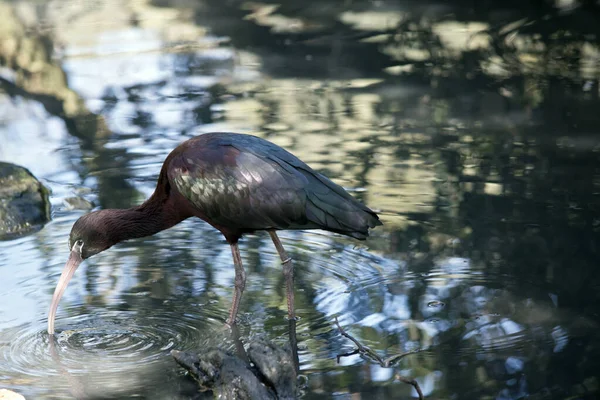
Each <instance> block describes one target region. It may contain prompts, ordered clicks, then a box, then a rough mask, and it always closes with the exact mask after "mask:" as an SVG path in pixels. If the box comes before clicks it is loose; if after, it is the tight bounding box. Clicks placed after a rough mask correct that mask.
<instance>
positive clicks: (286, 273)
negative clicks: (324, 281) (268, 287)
mask: <svg viewBox="0 0 600 400" xmlns="http://www.w3.org/2000/svg"><path fill="white" fill-rule="evenodd" d="M269 235H271V240H273V244H274V245H275V248H276V249H277V252H278V253H279V257H280V258H281V264H282V265H283V277H284V278H285V289H286V292H287V305H288V318H289V319H296V314H295V313H294V266H293V265H292V259H291V258H290V257H288V255H287V253H286V251H285V249H284V248H283V245H282V244H281V240H279V236H277V233H275V231H274V230H272V231H269Z"/></svg>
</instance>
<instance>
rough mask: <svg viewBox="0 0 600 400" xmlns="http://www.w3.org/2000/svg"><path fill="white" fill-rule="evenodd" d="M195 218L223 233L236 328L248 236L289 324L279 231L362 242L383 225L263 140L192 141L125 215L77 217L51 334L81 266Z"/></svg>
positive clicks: (206, 137) (288, 264)
mask: <svg viewBox="0 0 600 400" xmlns="http://www.w3.org/2000/svg"><path fill="white" fill-rule="evenodd" d="M191 217H197V218H200V219H201V220H204V221H205V222H207V223H208V224H210V225H212V226H213V227H214V228H215V229H217V230H218V231H220V232H221V233H222V234H223V236H224V237H225V240H226V241H227V243H228V244H229V246H230V248H231V254H232V257H233V264H234V268H235V279H234V290H233V299H232V303H231V307H230V310H229V317H228V318H227V320H226V324H229V325H230V326H231V325H233V324H235V323H236V316H237V312H238V308H239V305H240V300H241V297H242V293H243V291H244V288H245V285H246V273H245V270H244V267H243V264H242V257H241V255H240V250H239V247H238V241H239V240H240V238H241V237H242V236H243V235H245V234H249V233H253V232H257V231H267V232H268V233H269V235H270V237H271V240H272V241H273V244H274V246H275V248H276V250H277V252H278V253H279V258H280V259H281V263H282V266H283V268H282V269H283V274H284V280H285V286H286V295H287V306H288V318H290V319H294V318H295V311H294V290H293V280H294V269H293V264H292V259H291V258H290V257H289V256H288V253H287V252H286V250H285V249H284V247H283V245H282V243H281V240H280V239H279V236H278V235H277V231H279V230H306V229H323V230H326V231H331V232H335V233H338V234H342V235H346V236H350V237H353V238H355V239H358V240H365V239H366V238H367V237H368V236H369V229H370V228H374V227H376V226H378V225H382V222H381V221H380V220H379V216H378V215H377V214H376V213H375V212H374V211H372V210H371V209H369V208H368V207H367V206H365V205H363V204H362V203H360V202H359V201H358V200H356V199H355V198H354V197H352V196H351V195H350V194H349V193H348V192H346V190H344V189H343V188H342V187H341V186H339V185H337V184H335V183H334V182H332V181H331V180H330V179H329V178H327V177H326V176H324V175H323V174H320V173H319V172H317V171H315V170H313V169H312V168H310V167H309V166H308V165H307V164H306V163H304V162H303V161H301V160H300V159H299V158H297V157H296V156H294V155H293V154H291V153H290V152H288V151H287V150H285V149H283V148H282V147H280V146H277V145H276V144H274V143H272V142H269V141H268V140H265V139H262V138H259V137H257V136H252V135H248V134H240V133H230V132H212V133H205V134H202V135H199V136H195V137H192V138H190V139H188V140H186V141H184V142H183V143H181V144H180V145H179V146H177V147H176V148H175V149H174V150H172V151H171V153H169V155H168V156H167V158H166V159H165V161H164V163H163V165H162V168H161V170H160V174H159V176H158V181H157V184H156V188H155V190H154V193H153V194H152V195H151V196H150V197H149V198H148V199H147V200H146V201H145V202H144V203H142V204H141V205H138V206H134V207H132V208H128V209H101V210H96V211H93V212H91V213H88V214H85V215H83V216H81V217H80V218H79V219H78V220H77V221H76V222H75V224H73V227H72V229H71V233H70V235H69V241H68V244H69V257H68V260H67V262H66V264H65V266H64V268H63V270H62V273H61V276H60V278H59V280H58V283H57V285H56V288H55V290H54V294H53V296H52V303H51V305H50V311H49V313H48V333H49V334H50V335H53V334H54V321H55V318H56V311H57V309H58V305H59V302H60V299H61V297H62V295H63V294H64V292H65V290H66V288H67V285H68V283H69V281H70V279H71V278H72V277H73V274H74V273H75V271H76V270H77V268H78V267H79V265H80V264H81V263H82V262H83V260H86V259H88V258H90V257H91V256H93V255H96V254H98V253H100V252H103V251H105V250H107V249H108V248H110V247H112V246H114V245H115V244H117V243H119V242H122V241H124V240H128V239H134V238H141V237H146V236H151V235H154V234H155V233H157V232H160V231H163V230H165V229H169V228H171V227H173V226H174V225H176V224H178V223H180V222H181V221H183V220H185V219H188V218H191Z"/></svg>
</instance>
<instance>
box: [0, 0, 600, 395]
mask: <svg viewBox="0 0 600 400" xmlns="http://www.w3.org/2000/svg"><path fill="white" fill-rule="evenodd" d="M305 3H306V5H301V6H300V5H299V6H293V5H292V4H288V3H287V2H282V4H280V5H279V7H278V8H273V7H271V6H267V5H264V4H263V5H260V4H258V3H257V4H249V3H248V4H246V3H244V4H242V2H236V1H232V2H229V3H227V4H223V2H217V1H212V0H210V1H209V0H207V1H204V2H202V3H196V2H170V1H161V2H155V3H154V4H151V3H146V2H117V1H108V0H105V1H101V2H95V3H94V5H93V6H92V5H90V4H88V3H86V2H73V1H62V0H58V1H53V2H49V3H47V4H46V3H43V4H42V3H38V2H28V1H21V2H8V1H2V2H0V12H1V13H2V15H3V20H4V22H5V23H4V25H3V26H4V27H0V43H4V47H2V46H0V63H1V64H0V77H2V78H3V80H1V81H0V88H2V91H0V160H3V161H11V162H15V163H18V164H20V165H23V166H25V167H27V168H29V169H30V170H31V171H32V172H33V173H34V174H36V176H38V177H39V178H40V179H41V180H42V181H43V182H44V184H46V185H47V186H48V187H49V188H50V189H51V190H52V197H51V202H52V221H51V222H49V223H48V224H47V225H45V226H44V227H43V229H41V230H39V231H37V232H35V233H32V234H30V235H27V236H24V237H21V238H17V239H14V240H10V241H3V242H0V277H1V278H2V283H3V285H2V287H1V289H0V388H9V389H11V390H14V391H17V392H19V393H22V394H23V395H25V396H26V397H27V398H28V399H46V398H69V397H72V398H90V399H91V398H133V397H136V398H172V399H192V398H197V396H198V393H197V388H196V385H195V383H194V382H193V381H192V380H190V379H189V378H187V377H185V376H184V373H183V371H181V370H180V369H179V368H178V367H177V366H176V365H175V363H174V361H173V360H172V359H171V357H170V355H169V352H170V351H171V350H173V349H177V350H197V351H201V350H202V349H205V348H207V347H210V346H217V345H219V346H222V347H224V348H228V349H233V348H234V346H235V344H234V342H233V339H232V338H231V337H230V335H229V333H228V332H227V331H226V330H224V329H223V323H224V321H225V319H226V318H227V311H228V308H229V305H230V301H231V295H232V287H233V274H234V272H233V266H232V260H231V254H230V250H229V246H228V245H227V244H226V243H225V241H224V239H223V237H222V236H221V235H220V234H219V233H218V232H216V231H214V230H213V229H212V228H210V227H209V226H208V225H206V224H204V223H202V222H200V221H192V220H188V221H185V222H184V223H182V224H180V225H178V226H176V227H174V228H172V229H170V230H169V231H166V232H162V233H159V234H157V235H155V236H153V237H149V238H145V239H137V240H132V241H129V242H125V243H121V244H119V245H117V246H115V247H114V248H111V249H110V250H108V251H106V252H104V253H101V254H99V255H97V256H95V257H93V258H91V259H89V260H87V261H86V262H85V263H84V264H82V266H81V267H80V269H79V270H78V271H77V273H76V274H75V277H74V278H73V281H72V282H71V284H70V285H69V288H68V290H67V292H66V293H65V296H64V298H63V300H62V301H61V304H60V307H59V311H58V316H57V321H56V327H57V331H58V332H59V333H58V335H57V338H56V341H51V340H50V339H49V338H48V336H47V335H46V334H45V329H46V315H47V312H48V307H49V304H50V299H51V296H52V292H53V290H54V286H55V284H56V281H57V279H58V276H59V274H60V271H61V269H62V267H63V265H64V263H65V261H66V258H67V251H68V249H67V238H68V234H69V231H70V228H71V226H72V224H73V223H74V222H75V221H76V220H77V218H78V217H79V216H81V215H82V214H83V213H85V212H87V211H88V210H89V208H90V207H99V208H114V207H130V206H132V205H136V204H139V203H141V202H142V201H143V200H144V199H145V198H147V197H148V196H149V195H150V194H151V193H152V191H153V189H154V185H155V180H156V177H157V175H158V172H159V170H160V166H161V164H162V161H163V160H164V158H165V157H166V155H167V154H168V153H169V151H170V150H172V149H173V148H174V147H176V146H177V144H179V143H180V142H182V141H184V140H185V139H187V138H190V137H192V136H194V135H197V134H202V133H205V132H211V131H220V130H224V131H236V132H243V133H253V134H256V135H258V136H261V137H264V138H267V139H269V140H271V141H273V142H275V143H277V144H279V145H281V146H284V147H285V148H287V149H288V150H290V151H292V152H293V153H294V154H296V155H297V156H299V157H300V158H302V159H303V160H305V161H306V162H307V163H309V164H310V165H311V166H312V167H314V168H316V169H318V170H320V171H322V172H324V173H326V174H327V175H328V176H330V177H331V178H332V179H334V180H335V181H336V182H337V183H339V184H341V185H343V186H344V187H345V188H347V189H348V190H349V191H350V192H352V193H353V195H355V196H356V197H358V198H359V199H361V200H362V201H364V202H365V203H366V204H367V205H369V206H370V207H372V208H373V209H375V210H377V211H378V212H379V213H380V216H381V219H382V221H383V222H384V226H382V227H378V228H377V229H375V230H374V231H373V232H372V235H371V237H370V238H369V239H368V240H367V241H365V242H357V241H354V240H352V239H349V238H345V237H341V236H339V235H334V234H329V233H325V232H320V231H306V232H283V233H282V234H281V238H282V241H283V244H284V246H285V248H286V249H287V250H288V252H289V253H290V254H291V255H292V257H293V259H294V262H295V267H296V282H295V287H296V309H297V314H298V315H299V317H300V319H299V321H298V324H297V327H296V337H297V340H298V356H299V361H300V373H301V375H302V377H301V379H300V393H301V395H302V396H303V397H304V398H307V399H321V398H332V397H335V398H343V399H346V398H355V397H358V396H361V397H363V396H364V397H367V396H372V397H373V398H386V399H387V398H390V399H393V398H398V399H400V398H409V397H415V396H416V392H414V390H413V389H412V388H411V386H409V385H406V384H404V383H402V382H399V381H397V380H395V379H394V378H393V377H394V375H395V374H396V373H400V374H402V375H403V376H406V377H412V378H415V379H416V380H417V382H418V383H419V384H420V386H421V388H422V390H423V392H424V394H425V395H426V396H427V397H430V398H455V399H458V398H460V399H463V398H464V399H471V398H498V399H513V398H514V399H516V398H522V397H526V396H530V397H533V398H536V399H538V398H539V399H550V398H586V397H587V398H593V397H594V396H597V395H598V393H599V387H600V380H599V377H598V372H597V371H600V365H598V361H597V360H598V359H600V358H599V357H598V356H599V355H600V354H599V353H600V340H599V339H600V336H599V335H598V333H597V332H598V321H599V315H598V310H599V305H600V298H599V293H600V273H599V269H598V267H597V266H598V263H599V261H600V257H598V245H597V244H598V243H600V241H599V230H600V217H599V215H600V214H599V213H598V210H600V196H599V193H600V175H599V174H600V155H599V154H600V153H598V149H600V140H599V139H598V135H597V132H598V127H600V120H599V119H598V113H597V110H598V106H599V105H600V104H599V100H598V99H599V97H598V78H597V77H598V70H597V66H596V65H597V63H596V61H597V55H596V54H597V49H598V44H597V38H598V37H600V36H598V32H596V30H597V28H596V27H595V25H593V26H590V25H587V24H585V23H584V22H585V21H586V20H587V19H586V18H587V17H586V16H587V15H588V13H589V10H586V9H585V8H584V7H577V4H578V3H576V2H573V4H570V3H569V4H570V5H569V4H567V3H568V2H561V3H560V4H561V7H562V8H561V9H553V8H552V6H551V5H550V3H547V7H546V8H544V7H537V6H536V7H533V6H531V7H530V6H529V5H527V4H520V5H519V7H520V8H512V7H517V5H514V6H513V5H512V4H505V5H504V6H503V7H502V8H497V9H496V6H494V5H489V4H488V5H486V8H485V10H484V9H480V8H474V9H467V8H464V7H462V6H460V5H459V4H458V2H443V4H437V3H435V2H425V3H424V2H402V4H400V3H398V4H397V3H395V2H385V1H382V2H367V1H354V2H347V4H345V5H344V6H343V7H342V6H340V5H339V4H338V3H337V2H322V1H321V2H305ZM455 3H457V4H455ZM563 3H564V4H563ZM273 4H275V3H273ZM303 4H304V3H303ZM544 4H546V3H544ZM590 7H592V6H590ZM523 18H526V19H527V21H529V22H531V23H530V24H529V25H527V24H526V25H523V24H524V22H523ZM442 21H443V22H442ZM459 21H460V22H459ZM465 21H471V22H470V24H466V23H465ZM544 21H550V22H551V24H550V25H551V26H549V25H548V24H546V23H545V22H544ZM558 27H561V29H559V28H558ZM390 30H391V31H390ZM561 32H562V33H561ZM564 32H572V33H573V34H571V35H567V34H565V33H564ZM579 34H580V35H581V36H578V35H579ZM390 35H391V36H390ZM521 38H526V39H527V40H529V42H528V41H527V40H521ZM11 43H19V44H20V46H17V47H18V48H19V49H20V50H19V51H17V52H13V53H11V52H10V51H11V50H10V49H12V48H13V47H11ZM536 46H537V47H536ZM540 46H543V49H544V51H542V50H540V48H542V47H540ZM49 49H52V51H50V50H49ZM50 52H51V53H52V54H51V55H50ZM63 73H64V75H63ZM24 77H25V78H24ZM9 95H10V96H9ZM11 96H12V97H11ZM58 106H60V107H58ZM241 251H242V257H243V261H244V263H245V266H246V270H247V274H248V282H247V288H246V291H245V293H244V296H243V298H242V302H241V308H240V314H239V320H240V324H239V325H240V335H241V338H242V341H245V342H247V341H248V340H251V338H253V337H255V336H257V335H267V337H269V338H270V339H272V340H274V341H275V342H276V343H278V344H281V345H284V344H286V343H287V342H288V340H289V336H290V332H288V322H287V321H286V318H285V316H286V300H285V293H284V289H283V276H282V274H281V266H280V263H279V257H278V255H277V253H276V251H275V249H274V248H273V246H272V243H271V242H270V239H269V237H268V235H266V234H256V235H249V236H247V237H246V238H245V239H244V240H243V241H242V242H241ZM335 318H337V319H338V320H339V323H340V324H341V326H342V327H343V328H344V329H345V330H346V331H347V332H348V333H349V334H351V335H352V336H353V337H355V338H356V339H357V340H359V341H360V343H361V344H362V345H364V346H368V347H370V348H371V349H372V350H373V351H375V352H377V354H378V355H379V356H380V357H382V358H386V357H391V356H394V355H397V354H402V353H410V354H408V355H406V356H405V357H403V358H401V359H400V361H399V362H398V363H397V364H395V365H393V366H392V367H391V368H384V367H381V366H379V365H378V364H377V363H376V362H374V360H372V359H369V358H367V357H361V356H360V355H350V356H346V357H341V358H340V361H339V363H338V362H337V361H336V357H337V356H338V355H340V354H343V353H348V352H351V351H352V350H353V349H354V345H353V343H352V342H351V341H350V340H348V339H347V338H344V337H343V336H342V334H341V332H340V331H339V330H338V329H337V327H336V325H335Z"/></svg>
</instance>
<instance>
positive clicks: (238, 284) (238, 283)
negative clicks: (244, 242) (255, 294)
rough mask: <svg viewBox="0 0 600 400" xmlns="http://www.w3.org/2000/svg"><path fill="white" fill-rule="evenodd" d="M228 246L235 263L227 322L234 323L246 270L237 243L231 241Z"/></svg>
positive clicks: (244, 282) (242, 291) (244, 285)
mask: <svg viewBox="0 0 600 400" xmlns="http://www.w3.org/2000/svg"><path fill="white" fill-rule="evenodd" d="M230 246H231V254H232V255H233V265H235V288H234V290H233V301H232V302H231V308H230V309H229V318H228V319H227V324H228V325H234V324H235V317H236V316H237V312H238V308H240V300H241V299H242V293H244V288H245V287H246V271H244V266H243V265H242V256H241V255H240V248H239V247H238V244H237V243H233V244H231V245H230Z"/></svg>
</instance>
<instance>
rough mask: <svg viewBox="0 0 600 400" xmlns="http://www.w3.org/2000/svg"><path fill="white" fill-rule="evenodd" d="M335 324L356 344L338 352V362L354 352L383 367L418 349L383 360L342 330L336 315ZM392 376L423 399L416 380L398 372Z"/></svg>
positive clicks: (388, 366) (420, 399) (343, 334)
mask: <svg viewBox="0 0 600 400" xmlns="http://www.w3.org/2000/svg"><path fill="white" fill-rule="evenodd" d="M335 324H336V325H337V327H338V329H339V330H340V333H341V334H342V336H344V337H345V338H347V339H349V340H351V341H352V342H353V343H354V344H355V345H356V349H354V350H353V351H351V352H348V353H344V354H339V355H338V356H337V362H338V363H339V362H340V358H342V357H347V356H352V355H354V354H362V355H364V356H366V357H369V358H370V359H371V360H373V361H376V362H377V364H379V365H381V366H382V367H383V368H390V367H391V366H392V365H393V364H395V363H396V362H398V361H400V359H401V358H403V357H404V356H407V355H409V354H413V353H416V352H417V351H419V350H414V351H409V352H407V353H402V354H396V355H393V356H390V357H388V358H386V359H385V360H384V359H382V358H381V357H380V356H379V354H377V353H376V352H374V351H373V350H371V349H370V348H368V347H366V346H363V345H362V344H360V342H359V341H358V340H356V339H354V338H353V337H352V336H351V335H350V334H349V333H347V332H346V331H345V330H344V328H342V326H341V325H340V323H339V322H338V319H337V317H335ZM394 377H395V378H396V379H398V380H399V381H401V382H404V383H406V384H409V385H412V387H414V388H415V390H416V391H417V394H418V395H419V400H423V399H425V397H424V396H423V392H422V391H421V387H420V386H419V383H418V382H417V381H416V380H414V379H412V378H407V377H404V376H402V375H400V374H398V373H397V374H396V375H394Z"/></svg>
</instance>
